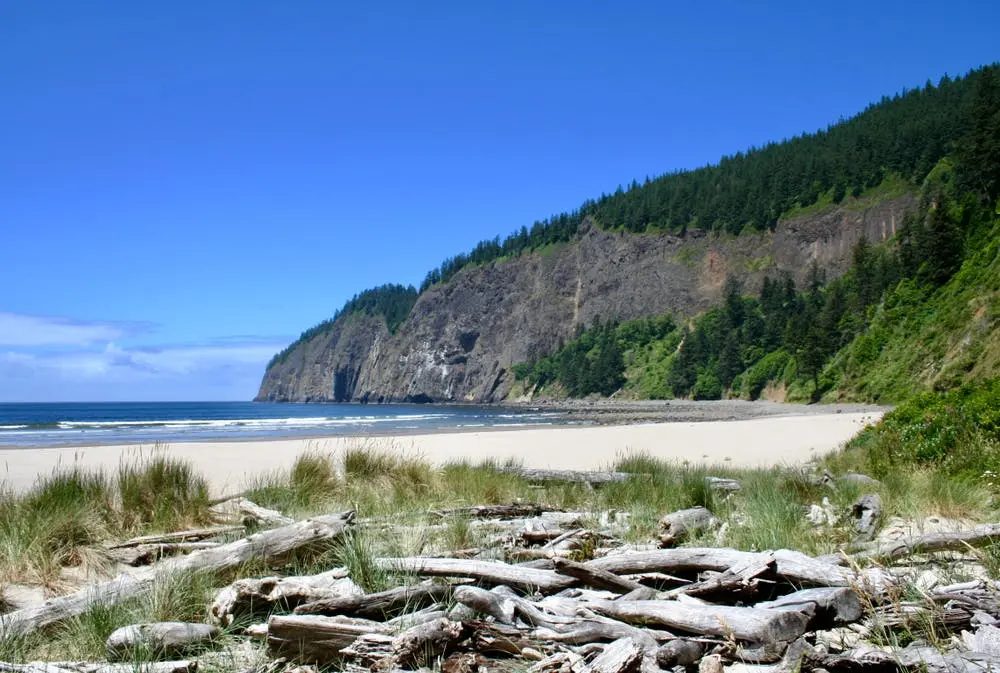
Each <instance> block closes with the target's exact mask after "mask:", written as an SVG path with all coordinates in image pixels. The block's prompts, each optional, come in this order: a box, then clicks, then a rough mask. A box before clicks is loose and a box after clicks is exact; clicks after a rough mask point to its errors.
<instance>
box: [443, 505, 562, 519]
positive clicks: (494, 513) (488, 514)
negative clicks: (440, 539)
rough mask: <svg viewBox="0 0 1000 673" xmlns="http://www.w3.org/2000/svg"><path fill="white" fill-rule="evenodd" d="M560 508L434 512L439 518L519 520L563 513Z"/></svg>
mask: <svg viewBox="0 0 1000 673" xmlns="http://www.w3.org/2000/svg"><path fill="white" fill-rule="evenodd" d="M563 511H565V510H562V509H559V508H558V507H547V506H543V505H536V504H533V503H512V504H510V505H476V506H473V507H456V508H454V509H442V510H435V511H432V512H431V514H434V515H436V516H439V517H442V518H444V517H447V516H464V517H469V518H476V519H517V518H521V517H529V516H539V515H541V514H543V513H544V512H563Z"/></svg>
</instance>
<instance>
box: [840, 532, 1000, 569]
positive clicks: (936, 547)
mask: <svg viewBox="0 0 1000 673" xmlns="http://www.w3.org/2000/svg"><path fill="white" fill-rule="evenodd" d="M997 537H1000V524H998V523H992V524H987V525H984V526H977V527H976V528H973V529H971V530H965V531H956V532H953V533H928V534H927V535H918V536H916V537H911V538H907V539H903V540H894V541H892V542H885V543H883V544H881V545H872V544H868V545H860V546H855V547H853V549H854V550H857V551H855V553H854V554H853V555H852V556H853V558H855V559H860V560H868V559H878V560H882V561H891V560H895V559H898V558H902V557H904V556H910V555H912V554H926V553H930V552H938V551H951V550H963V549H968V548H970V547H980V546H985V545H988V544H991V543H993V542H995V541H996V539H997ZM844 560H845V561H846V559H844Z"/></svg>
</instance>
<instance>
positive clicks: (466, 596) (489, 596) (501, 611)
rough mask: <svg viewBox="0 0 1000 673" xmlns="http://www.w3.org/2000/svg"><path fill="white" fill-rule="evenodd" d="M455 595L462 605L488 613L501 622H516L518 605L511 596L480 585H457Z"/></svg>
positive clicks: (481, 612)
mask: <svg viewBox="0 0 1000 673" xmlns="http://www.w3.org/2000/svg"><path fill="white" fill-rule="evenodd" d="M454 597H455V600H456V601H458V602H459V603H461V604H462V605H464V606H466V607H468V608H469V609H471V610H473V611H475V612H478V613H480V614H484V615H488V616H490V617H492V618H493V619H495V620H497V621H498V622H500V623H501V624H513V623H514V611H515V608H516V605H515V603H514V601H513V600H512V599H511V598H510V597H507V596H503V595H501V594H499V593H497V592H494V591H486V590H485V589H480V588H479V587H457V588H456V589H455V592H454Z"/></svg>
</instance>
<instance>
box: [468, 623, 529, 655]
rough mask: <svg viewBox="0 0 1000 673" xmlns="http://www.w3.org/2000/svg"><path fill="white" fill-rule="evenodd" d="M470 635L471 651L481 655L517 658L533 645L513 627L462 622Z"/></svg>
mask: <svg viewBox="0 0 1000 673" xmlns="http://www.w3.org/2000/svg"><path fill="white" fill-rule="evenodd" d="M464 623H465V625H466V627H467V628H468V629H469V631H470V633H472V637H471V639H470V640H471V645H472V649H474V650H475V651H477V652H481V653H483V654H493V655H505V656H517V655H519V654H520V653H521V652H522V651H523V650H524V649H525V648H526V647H530V646H531V645H533V643H532V641H530V640H528V639H527V638H525V636H524V634H523V633H522V632H521V631H520V630H519V629H517V628H515V627H513V626H505V625H502V624H493V623H489V622H483V621H478V620H467V621H465V622H464Z"/></svg>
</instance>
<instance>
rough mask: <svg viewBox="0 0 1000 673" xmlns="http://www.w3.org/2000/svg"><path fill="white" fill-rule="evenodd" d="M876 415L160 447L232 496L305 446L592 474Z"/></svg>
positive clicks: (775, 452) (809, 434)
mask: <svg viewBox="0 0 1000 673" xmlns="http://www.w3.org/2000/svg"><path fill="white" fill-rule="evenodd" d="M880 416H881V413H880V412H876V411H870V412H864V413H836V414H832V413H818V414H815V415H794V416H786V417H775V418H757V419H752V420H740V421H709V422H700V423H644V424H636V425H615V426H599V427H594V426H590V427H574V426H569V427H567V426H558V427H556V426H554V427H544V428H527V429H520V430H496V431H487V432H450V433H441V434H423V435H408V436H406V435H404V436H394V437H378V436H369V437H336V438H328V439H283V440H269V441H241V442H191V443H177V444H171V445H169V446H167V447H165V449H164V450H165V451H167V452H169V454H170V455H173V456H176V457H178V458H183V459H185V460H188V461H190V462H191V463H192V464H193V465H194V466H195V467H196V468H197V469H198V470H199V471H200V472H201V473H202V474H204V475H205V476H206V477H207V478H208V479H209V480H210V484H211V487H212V490H213V492H214V493H215V494H223V493H230V492H236V491H239V490H241V489H242V488H243V486H244V485H245V484H246V483H247V480H248V479H251V478H252V477H253V476H254V475H258V474H262V473H266V472H269V471H273V470H279V469H283V468H287V467H288V466H289V465H290V464H291V463H292V461H293V460H294V459H295V457H296V456H297V455H299V454H300V453H302V452H303V451H307V450H323V451H333V452H336V451H339V450H342V449H343V448H344V447H345V446H352V445H353V446H358V445H361V444H364V443H369V444H371V445H372V446H378V447H384V448H388V447H391V448H392V449H393V450H399V451H406V452H411V453H418V454H420V455H422V456H424V457H425V458H426V459H428V460H430V461H431V462H433V463H435V464H441V463H444V462H446V461H449V460H457V459H463V458H464V459H469V460H478V459H483V458H496V459H498V460H505V459H508V458H515V459H518V460H521V461H523V463H524V465H525V466H527V467H539V468H545V467H547V468H555V469H581V470H596V469H601V468H604V467H607V466H608V465H610V464H611V463H612V462H613V461H614V460H615V458H616V457H617V456H619V455H621V454H623V453H627V452H629V451H646V452H648V453H650V454H652V455H654V456H656V457H658V458H662V459H670V460H677V461H684V460H686V461H691V462H702V463H707V464H716V463H727V464H731V465H738V466H747V467H752V466H769V465H785V464H799V463H803V462H806V461H808V460H810V459H811V458H814V457H816V456H820V455H823V454H824V453H827V452H829V451H832V450H834V449H837V448H838V447H840V446H842V445H843V443H844V442H845V441H847V440H848V439H850V438H851V437H852V436H853V435H854V434H855V433H857V432H858V430H860V429H861V428H862V427H864V426H865V425H866V424H869V423H873V422H875V421H877V420H878V419H879V418H880ZM152 448H153V447H152V446H150V445H147V446H139V447H137V446H83V447H80V446H77V447H71V448H42V449H36V448H31V449H2V450H0V481H2V482H4V483H5V484H6V486H7V487H8V488H12V489H14V490H18V491H20V490H24V489H27V488H29V487H30V486H31V485H32V484H33V483H35V481H36V479H37V478H38V476H39V475H45V474H49V473H51V472H52V471H53V470H54V469H57V468H59V467H60V466H67V465H72V464H73V463H74V462H75V463H78V464H80V465H81V466H85V467H90V468H97V467H101V468H104V469H106V470H114V469H116V468H117V466H118V465H119V463H120V462H121V461H123V460H130V459H135V458H137V457H140V456H142V455H148V454H149V453H150V452H151V451H152Z"/></svg>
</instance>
